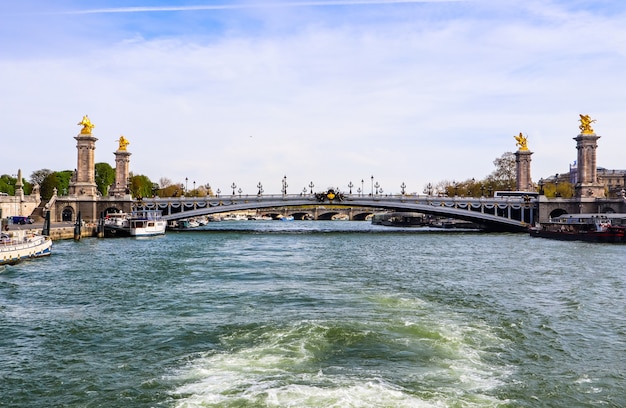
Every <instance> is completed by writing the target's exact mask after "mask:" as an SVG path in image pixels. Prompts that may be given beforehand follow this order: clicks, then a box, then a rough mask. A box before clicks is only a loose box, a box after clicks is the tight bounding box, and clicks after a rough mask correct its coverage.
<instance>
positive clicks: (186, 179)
mask: <svg viewBox="0 0 626 408" xmlns="http://www.w3.org/2000/svg"><path fill="white" fill-rule="evenodd" d="M187 181H189V179H188V178H187V177H185V193H187V191H189V190H188V189H187Z"/></svg>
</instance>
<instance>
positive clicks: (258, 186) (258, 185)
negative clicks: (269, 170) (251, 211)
mask: <svg viewBox="0 0 626 408" xmlns="http://www.w3.org/2000/svg"><path fill="white" fill-rule="evenodd" d="M256 188H258V189H259V192H258V193H257V195H258V196H259V197H260V196H261V194H263V184H261V182H260V181H259V184H257V185H256Z"/></svg>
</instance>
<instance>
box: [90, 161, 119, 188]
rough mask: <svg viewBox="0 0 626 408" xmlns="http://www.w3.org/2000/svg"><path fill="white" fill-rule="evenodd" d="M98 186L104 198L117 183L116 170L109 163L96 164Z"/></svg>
mask: <svg viewBox="0 0 626 408" xmlns="http://www.w3.org/2000/svg"><path fill="white" fill-rule="evenodd" d="M95 167H96V185H97V186H98V191H99V192H100V194H102V195H103V196H106V195H108V194H109V187H110V186H111V184H113V183H114V182H115V169H114V168H113V167H111V165H110V164H109V163H96V166H95Z"/></svg>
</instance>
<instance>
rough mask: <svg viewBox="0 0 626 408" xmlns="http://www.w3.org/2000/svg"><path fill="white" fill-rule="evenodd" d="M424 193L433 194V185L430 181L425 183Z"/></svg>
mask: <svg viewBox="0 0 626 408" xmlns="http://www.w3.org/2000/svg"><path fill="white" fill-rule="evenodd" d="M426 194H428V195H429V196H430V195H432V194H433V185H432V184H431V183H428V184H426Z"/></svg>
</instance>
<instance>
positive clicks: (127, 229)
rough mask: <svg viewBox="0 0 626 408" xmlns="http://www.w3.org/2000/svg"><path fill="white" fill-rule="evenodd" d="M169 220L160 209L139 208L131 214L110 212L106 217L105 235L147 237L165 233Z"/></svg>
mask: <svg viewBox="0 0 626 408" xmlns="http://www.w3.org/2000/svg"><path fill="white" fill-rule="evenodd" d="M166 227H167V222H166V221H165V220H163V219H162V218H161V211H159V210H139V211H133V212H132V213H131V214H126V213H114V214H108V215H107V216H106V218H105V219H104V236H105V237H146V236H153V235H163V234H165V228H166Z"/></svg>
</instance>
